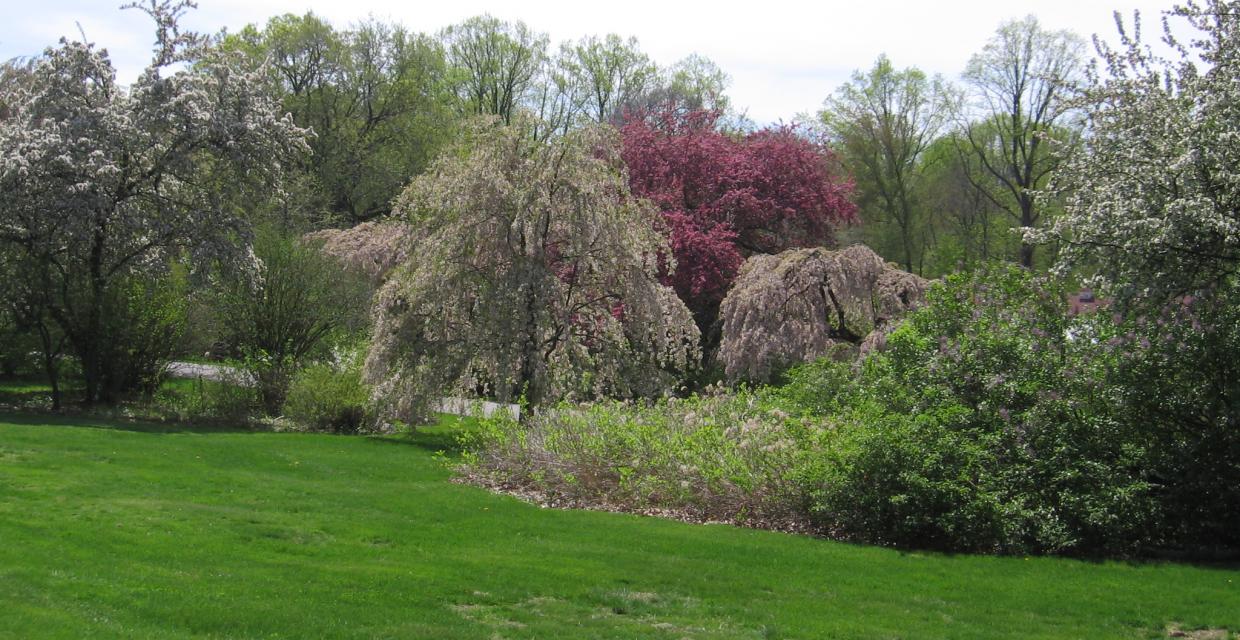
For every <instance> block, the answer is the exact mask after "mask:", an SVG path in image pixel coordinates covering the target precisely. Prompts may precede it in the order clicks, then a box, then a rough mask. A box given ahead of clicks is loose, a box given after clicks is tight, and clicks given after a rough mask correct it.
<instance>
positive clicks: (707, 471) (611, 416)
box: [464, 393, 806, 527]
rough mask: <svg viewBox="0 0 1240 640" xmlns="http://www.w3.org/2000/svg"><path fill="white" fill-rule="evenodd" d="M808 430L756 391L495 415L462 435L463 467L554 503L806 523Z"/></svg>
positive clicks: (782, 523) (489, 481)
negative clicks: (518, 416) (800, 460)
mask: <svg viewBox="0 0 1240 640" xmlns="http://www.w3.org/2000/svg"><path fill="white" fill-rule="evenodd" d="M805 429H806V427H805V426H804V425H803V424H801V423H800V422H799V421H797V420H793V419H790V418H788V417H787V416H786V415H785V414H783V413H782V412H779V411H778V410H776V409H772V408H769V407H767V406H765V405H764V404H763V403H762V402H760V401H759V398H757V397H756V396H754V395H752V394H746V393H742V394H738V395H734V396H715V397H693V398H689V399H687V400H677V399H668V400H662V401H659V402H655V403H649V404H641V403H621V402H604V403H600V404H595V405H589V406H571V405H561V406H559V407H556V408H553V409H550V410H546V411H541V412H538V413H535V414H533V416H532V417H530V418H529V419H528V421H527V422H524V423H522V422H518V421H517V420H514V419H513V418H512V417H511V416H508V415H507V414H505V413H503V412H500V413H497V414H495V415H494V416H492V417H491V418H488V419H485V420H482V421H481V427H480V428H479V429H478V430H477V431H476V432H474V433H472V434H471V435H470V436H469V438H468V442H467V445H468V450H469V453H468V454H467V456H466V463H465V467H464V468H465V471H466V473H467V474H468V475H469V476H470V477H472V478H473V479H475V480H478V481H480V482H483V483H484V484H489V485H492V486H501V487H506V488H510V489H514V488H515V489H519V490H521V491H527V492H534V493H536V494H538V495H540V496H541V497H542V498H543V499H545V500H548V501H550V502H553V503H559V504H602V505H606V506H608V507H611V508H620V509H628V510H647V509H658V510H673V511H675V512H678V513H680V514H682V515H685V516H687V517H691V518H694V519H700V520H722V521H731V522H741V523H758V524H766V525H768V526H776V527H803V526H804V524H805V522H804V519H803V518H802V517H801V515H802V514H803V513H804V509H803V505H802V504H801V501H800V497H799V492H798V489H797V487H796V486H795V485H794V484H792V483H791V472H792V470H793V468H794V466H795V464H796V459H797V452H798V450H799V447H798V446H797V443H796V440H797V438H798V437H799V436H800V434H803V433H804V432H805Z"/></svg>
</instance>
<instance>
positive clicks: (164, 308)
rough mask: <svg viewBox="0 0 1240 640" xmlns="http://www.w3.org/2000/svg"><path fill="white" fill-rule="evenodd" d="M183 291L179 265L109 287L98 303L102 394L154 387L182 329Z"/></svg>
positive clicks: (183, 274)
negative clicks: (104, 341)
mask: <svg viewBox="0 0 1240 640" xmlns="http://www.w3.org/2000/svg"><path fill="white" fill-rule="evenodd" d="M188 292H189V282H188V277H187V274H186V271H185V269H184V268H183V267H178V268H174V269H172V270H171V271H170V272H169V273H168V274H166V275H164V276H161V277H158V278H154V279H152V278H149V277H148V278H142V279H139V278H136V277H130V278H126V279H125V280H123V281H121V282H119V283H118V284H117V285H116V286H115V287H114V288H113V290H112V292H111V293H112V296H111V297H110V298H109V300H108V301H107V304H106V305H105V306H104V309H103V315H104V324H103V326H104V331H105V333H106V334H107V335H108V336H109V340H108V342H107V344H106V345H104V347H103V358H104V359H105V360H106V361H107V362H108V366H107V367H106V368H105V369H104V375H103V378H102V380H101V381H100V383H101V384H102V385H103V390H104V393H105V394H107V395H108V396H110V397H120V396H121V395H122V394H124V393H125V392H128V391H140V392H142V393H143V394H145V395H150V394H152V393H154V392H155V390H156V389H157V388H158V387H159V383H160V381H162V379H163V375H164V367H165V366H166V365H167V364H168V362H169V361H170V360H172V358H173V356H174V355H176V350H177V348H178V347H179V346H180V344H181V337H182V335H183V334H184V332H185V329H186V311H187V307H188V305H187V302H186V297H187V296H188Z"/></svg>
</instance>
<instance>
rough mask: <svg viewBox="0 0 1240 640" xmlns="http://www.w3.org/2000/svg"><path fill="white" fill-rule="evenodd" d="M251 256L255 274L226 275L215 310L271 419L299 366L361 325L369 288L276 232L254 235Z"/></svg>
mask: <svg viewBox="0 0 1240 640" xmlns="http://www.w3.org/2000/svg"><path fill="white" fill-rule="evenodd" d="M254 253H255V256H256V257H257V258H258V266H257V269H256V271H255V272H253V273H238V274H232V276H231V277H229V278H226V279H225V281H224V282H222V283H221V285H220V286H219V288H218V289H219V291H218V299H217V305H218V307H219V319H220V322H221V324H222V325H223V327H222V328H223V331H224V333H225V335H226V337H227V341H228V342H229V343H230V345H232V347H233V348H235V350H236V351H237V352H238V353H240V354H241V355H242V359H243V362H244V368H245V369H246V370H247V371H249V373H250V375H251V377H252V378H253V379H254V381H255V382H256V383H257V386H258V391H259V395H260V397H261V398H262V403H263V408H264V410H265V411H266V412H267V413H268V414H271V415H274V414H276V413H278V412H279V411H280V409H281V407H282V406H283V404H284V396H285V394H286V393H287V392H288V386H289V384H290V382H291V381H292V377H293V375H294V374H295V372H296V371H297V370H298V369H299V368H300V367H301V366H302V365H303V363H305V362H309V361H312V360H314V359H316V358H319V357H325V356H326V355H327V354H328V353H330V350H331V348H332V346H333V345H335V344H338V343H340V342H342V341H344V340H348V339H351V337H352V336H354V335H356V333H357V332H358V331H359V330H361V329H362V328H363V327H364V326H365V324H366V322H367V318H368V310H369V305H368V299H369V295H370V285H369V283H368V282H367V281H366V279H365V278H364V277H363V276H362V275H360V274H357V273H353V272H351V271H346V270H345V269H344V268H343V267H342V266H340V265H339V264H338V263H337V262H336V261H335V260H334V259H332V258H330V257H328V256H325V255H323V254H322V252H320V251H319V249H318V247H315V246H312V245H308V244H305V243H303V242H301V241H300V240H298V239H297V238H295V237H291V236H289V235H286V234H284V233H283V232H282V231H281V230H279V229H276V228H270V227H268V228H260V229H259V230H258V232H257V233H256V236H255V239H254Z"/></svg>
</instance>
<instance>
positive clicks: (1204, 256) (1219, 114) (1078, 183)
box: [1031, 0, 1240, 302]
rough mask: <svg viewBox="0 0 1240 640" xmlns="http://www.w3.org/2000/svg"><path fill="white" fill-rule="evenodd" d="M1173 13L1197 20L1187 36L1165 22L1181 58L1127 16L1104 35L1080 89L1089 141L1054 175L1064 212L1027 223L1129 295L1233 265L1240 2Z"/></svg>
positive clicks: (1065, 257)
mask: <svg viewBox="0 0 1240 640" xmlns="http://www.w3.org/2000/svg"><path fill="white" fill-rule="evenodd" d="M1168 19H1171V20H1176V19H1184V20H1187V21H1188V22H1189V23H1190V24H1191V25H1192V26H1193V27H1195V28H1196V29H1197V30H1198V31H1199V35H1198V37H1196V38H1194V39H1193V40H1192V41H1191V42H1189V43H1183V42H1179V41H1176V40H1175V39H1174V38H1172V37H1171V35H1170V30H1167V35H1166V38H1167V39H1168V42H1170V43H1171V45H1172V47H1173V49H1174V50H1176V51H1178V53H1179V56H1180V59H1179V60H1177V61H1171V60H1165V59H1162V58H1160V57H1157V56H1155V55H1153V54H1152V53H1151V51H1150V49H1149V48H1148V47H1146V46H1145V45H1144V44H1143V43H1142V42H1141V39H1140V34H1139V31H1133V30H1129V31H1125V30H1124V28H1123V26H1122V23H1121V46H1120V48H1118V49H1117V48H1111V47H1107V46H1105V45H1102V44H1099V53H1100V56H1101V58H1102V62H1103V65H1102V66H1101V67H1100V68H1094V69H1092V72H1091V74H1090V83H1089V84H1088V86H1087V87H1086V88H1085V90H1084V92H1083V94H1082V95H1081V96H1080V99H1079V101H1078V105H1079V106H1081V107H1082V109H1083V110H1084V112H1085V115H1086V116H1087V127H1086V130H1087V131H1088V137H1087V140H1086V153H1082V154H1079V155H1076V156H1073V157H1069V158H1068V160H1067V162H1066V164H1065V165H1064V167H1063V169H1062V170H1061V171H1060V172H1059V174H1058V177H1057V178H1056V180H1055V182H1054V187H1055V188H1056V190H1057V191H1059V192H1061V193H1063V194H1065V195H1066V201H1065V215H1064V216H1063V217H1062V218H1060V219H1058V220H1057V221H1056V222H1055V223H1054V224H1053V225H1052V226H1051V227H1050V228H1048V229H1046V230H1045V231H1042V232H1035V233H1032V234H1031V236H1032V237H1033V238H1035V239H1040V240H1042V241H1059V242H1061V243H1062V251H1061V254H1060V255H1061V258H1062V265H1061V266H1062V267H1063V268H1065V269H1071V268H1077V267H1086V268H1090V269H1097V270H1098V273H1099V276H1100V278H1101V279H1102V280H1103V281H1104V284H1107V285H1110V287H1109V288H1110V289H1111V290H1112V291H1113V292H1115V293H1117V294H1120V295H1121V296H1122V297H1123V298H1125V299H1138V298H1147V299H1150V300H1153V301H1156V302H1157V301H1165V300H1167V299H1169V298H1170V297H1174V296H1178V295H1183V294H1187V293H1189V292H1192V291H1196V290H1199V289H1201V288H1203V287H1208V286H1210V285H1212V284H1217V283H1219V282H1220V281H1222V280H1223V279H1226V278H1229V277H1231V276H1233V275H1234V274H1235V273H1236V271H1237V268H1238V267H1240V2H1236V1H1234V0H1207V1H1206V2H1204V3H1198V2H1189V3H1188V4H1186V5H1183V6H1180V7H1177V8H1176V9H1174V10H1173V11H1171V12H1170V13H1169V15H1168ZM1138 26H1139V25H1138Z"/></svg>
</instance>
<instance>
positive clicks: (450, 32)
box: [440, 15, 548, 124]
mask: <svg viewBox="0 0 1240 640" xmlns="http://www.w3.org/2000/svg"><path fill="white" fill-rule="evenodd" d="M440 37H441V38H442V39H443V41H444V42H445V43H446V45H447V53H448V62H449V64H451V65H452V68H453V74H454V75H453V84H454V86H455V88H456V92H457V95H458V97H459V98H460V100H461V103H462V105H464V107H465V110H466V112H467V113H470V114H474V115H493V116H499V117H500V118H501V119H503V121H504V123H505V124H512V120H513V118H514V117H515V116H516V115H517V113H518V112H519V111H520V110H521V107H522V106H523V105H525V104H527V103H526V100H527V99H528V98H529V97H530V95H531V94H532V93H534V92H535V91H536V89H537V87H536V85H537V84H538V83H539V81H541V80H543V76H542V74H543V71H544V68H545V64H546V62H547V58H548V54H547V36H546V35H544V34H540V33H536V32H534V31H533V30H531V29H530V28H529V26H528V25H526V24H525V23H524V22H521V21H517V22H504V21H502V20H499V19H497V18H494V17H491V16H489V15H487V16H476V17H473V18H470V19H468V20H466V21H464V22H462V23H460V24H457V25H453V26H451V27H449V28H447V29H445V30H444V32H443V33H442V34H441V36H440Z"/></svg>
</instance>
